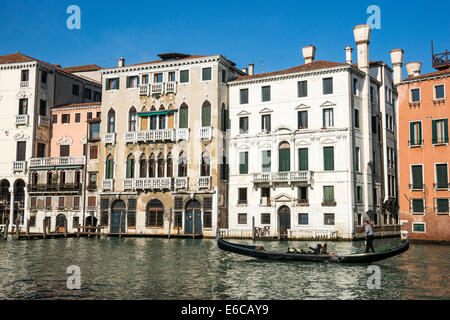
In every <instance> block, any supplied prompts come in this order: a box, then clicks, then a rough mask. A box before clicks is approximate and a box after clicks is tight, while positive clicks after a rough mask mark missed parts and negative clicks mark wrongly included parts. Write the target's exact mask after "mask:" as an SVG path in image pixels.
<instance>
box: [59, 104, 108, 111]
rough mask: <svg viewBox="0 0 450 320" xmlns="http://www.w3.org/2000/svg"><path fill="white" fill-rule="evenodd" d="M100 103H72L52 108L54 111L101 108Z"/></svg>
mask: <svg viewBox="0 0 450 320" xmlns="http://www.w3.org/2000/svg"><path fill="white" fill-rule="evenodd" d="M101 105H102V103H101V102H84V103H72V104H66V105H62V106H57V107H53V108H52V110H54V109H63V108H74V107H89V106H101Z"/></svg>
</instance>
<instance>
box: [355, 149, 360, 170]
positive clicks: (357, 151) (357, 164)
mask: <svg viewBox="0 0 450 320" xmlns="http://www.w3.org/2000/svg"><path fill="white" fill-rule="evenodd" d="M355 171H356V172H361V152H360V149H359V147H355Z"/></svg>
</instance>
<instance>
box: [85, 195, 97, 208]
mask: <svg viewBox="0 0 450 320" xmlns="http://www.w3.org/2000/svg"><path fill="white" fill-rule="evenodd" d="M87 206H88V208H95V207H96V206H97V197H96V196H89V197H88V205H87Z"/></svg>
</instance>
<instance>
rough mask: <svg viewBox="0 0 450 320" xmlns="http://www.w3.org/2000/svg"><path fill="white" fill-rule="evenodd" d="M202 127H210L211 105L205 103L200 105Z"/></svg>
mask: <svg viewBox="0 0 450 320" xmlns="http://www.w3.org/2000/svg"><path fill="white" fill-rule="evenodd" d="M202 126H203V127H210V126H211V103H209V101H205V102H204V103H203V105H202Z"/></svg>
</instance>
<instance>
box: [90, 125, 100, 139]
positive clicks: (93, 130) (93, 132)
mask: <svg viewBox="0 0 450 320" xmlns="http://www.w3.org/2000/svg"><path fill="white" fill-rule="evenodd" d="M89 139H90V140H99V139H100V122H94V123H90V124H89Z"/></svg>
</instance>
